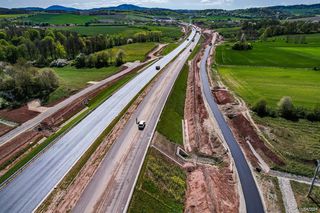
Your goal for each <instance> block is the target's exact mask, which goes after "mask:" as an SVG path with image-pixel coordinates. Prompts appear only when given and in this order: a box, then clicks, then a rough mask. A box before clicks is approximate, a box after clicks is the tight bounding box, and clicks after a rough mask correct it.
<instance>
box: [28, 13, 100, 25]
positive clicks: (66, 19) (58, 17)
mask: <svg viewBox="0 0 320 213" xmlns="http://www.w3.org/2000/svg"><path fill="white" fill-rule="evenodd" d="M95 19H96V17H95V16H89V15H75V14H36V15H33V16H29V17H27V18H25V19H24V20H25V21H31V22H34V23H49V24H85V23H86V22H89V21H93V20H95Z"/></svg>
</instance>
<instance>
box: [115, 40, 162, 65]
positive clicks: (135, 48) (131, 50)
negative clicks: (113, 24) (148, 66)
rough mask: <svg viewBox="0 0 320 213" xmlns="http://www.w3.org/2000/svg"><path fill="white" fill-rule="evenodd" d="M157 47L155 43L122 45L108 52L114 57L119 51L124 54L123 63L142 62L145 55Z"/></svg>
mask: <svg viewBox="0 0 320 213" xmlns="http://www.w3.org/2000/svg"><path fill="white" fill-rule="evenodd" d="M156 46H157V44H156V43H153V42H146V43H133V44H127V45H122V46H118V47H113V48H112V49H111V50H110V51H111V52H112V53H113V54H114V55H116V54H117V52H118V51H119V50H120V49H121V50H123V51H124V52H125V61H126V62H128V61H137V60H139V61H144V60H145V58H146V56H147V53H149V52H150V51H151V50H152V49H153V48H155V47H156Z"/></svg>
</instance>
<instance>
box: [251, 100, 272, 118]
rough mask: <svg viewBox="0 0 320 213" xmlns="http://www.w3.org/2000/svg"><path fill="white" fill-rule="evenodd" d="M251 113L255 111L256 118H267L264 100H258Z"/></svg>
mask: <svg viewBox="0 0 320 213" xmlns="http://www.w3.org/2000/svg"><path fill="white" fill-rule="evenodd" d="M253 111H255V112H256V113H257V114H258V116H260V117H264V116H267V115H268V114H269V113H268V109H267V101H266V100H264V99H260V100H259V101H258V102H257V103H256V104H255V105H254V107H253Z"/></svg>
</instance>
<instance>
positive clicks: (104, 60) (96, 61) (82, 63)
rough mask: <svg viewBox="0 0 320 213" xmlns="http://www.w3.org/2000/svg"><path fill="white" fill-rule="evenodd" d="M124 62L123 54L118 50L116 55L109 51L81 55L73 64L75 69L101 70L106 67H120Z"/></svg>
mask: <svg viewBox="0 0 320 213" xmlns="http://www.w3.org/2000/svg"><path fill="white" fill-rule="evenodd" d="M124 62H125V52H124V51H123V50H119V51H118V52H117V54H116V55H115V57H114V55H113V54H112V52H111V51H106V50H105V51H100V52H97V53H92V54H90V55H85V54H83V53H81V54H79V55H78V56H77V57H76V59H75V62H74V65H75V66H76V67H77V68H83V67H88V68H93V67H95V68H101V67H108V66H110V65H115V66H120V65H122V64H123V63H124Z"/></svg>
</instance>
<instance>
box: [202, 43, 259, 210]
mask: <svg viewBox="0 0 320 213" xmlns="http://www.w3.org/2000/svg"><path fill="white" fill-rule="evenodd" d="M210 50H211V47H210V46H209V47H207V48H206V50H205V53H204V56H203V58H202V60H201V64H200V79H201V82H202V89H203V93H204V96H205V98H206V100H207V102H208V105H209V107H210V109H211V111H212V113H213V115H214V117H215V119H216V121H217V123H218V125H219V127H220V129H221V132H222V135H223V137H224V139H225V141H226V142H227V144H228V147H229V149H230V152H231V155H232V157H233V159H234V162H235V166H236V168H237V171H238V175H239V179H240V183H241V187H242V191H243V195H244V199H245V203H246V209H247V212H248V213H263V212H264V208H263V204H262V201H261V197H260V194H259V191H258V188H257V185H256V182H255V180H254V178H253V175H252V173H251V170H250V167H249V165H248V163H247V161H246V158H245V157H244V155H243V153H242V151H241V148H240V146H239V144H238V143H237V141H236V140H235V138H234V136H233V134H232V132H231V130H230V128H229V126H228V124H227V122H226V121H225V119H224V117H223V115H222V113H221V112H220V110H219V108H218V105H217V103H216V102H215V100H214V98H213V96H212V93H211V88H210V84H209V80H208V74H207V60H208V57H209V55H210Z"/></svg>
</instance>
